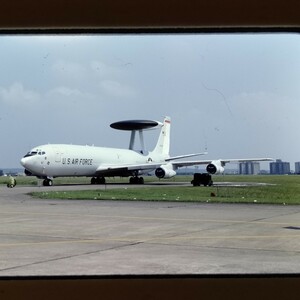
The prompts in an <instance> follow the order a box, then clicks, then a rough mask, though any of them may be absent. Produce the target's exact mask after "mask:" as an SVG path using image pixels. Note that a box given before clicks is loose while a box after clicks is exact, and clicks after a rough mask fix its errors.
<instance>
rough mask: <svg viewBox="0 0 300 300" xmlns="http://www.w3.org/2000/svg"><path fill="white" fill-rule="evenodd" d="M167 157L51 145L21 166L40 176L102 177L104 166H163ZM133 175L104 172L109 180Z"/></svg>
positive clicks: (29, 156)
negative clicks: (161, 164) (160, 164)
mask: <svg viewBox="0 0 300 300" xmlns="http://www.w3.org/2000/svg"><path fill="white" fill-rule="evenodd" d="M165 158H166V157H163V155H158V154H157V153H154V152H149V153H147V155H145V154H142V153H140V152H138V151H134V150H129V149H118V148H106V147H95V146H80V145H65V144H52V145H42V146H38V147H36V148H34V149H32V150H31V151H30V152H29V153H28V154H27V155H25V156H24V157H23V158H22V159H21V164H22V165H23V166H24V167H25V169H26V170H28V171H30V172H31V173H32V175H35V176H39V177H63V176H99V175H100V174H101V172H102V171H101V166H103V169H105V166H107V165H109V166H119V165H121V166H124V165H126V164H128V165H132V164H147V163H150V162H151V163H153V162H157V163H164V162H165ZM147 172H149V170H147ZM140 173H142V172H140ZM130 175H131V173H130V172H128V171H125V170H124V171H122V170H112V171H110V170H107V168H106V170H105V171H103V176H108V177H109V176H130Z"/></svg>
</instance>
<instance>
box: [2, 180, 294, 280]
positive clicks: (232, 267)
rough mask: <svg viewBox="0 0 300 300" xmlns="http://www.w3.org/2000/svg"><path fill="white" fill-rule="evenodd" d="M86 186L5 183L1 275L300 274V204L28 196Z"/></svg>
mask: <svg viewBox="0 0 300 300" xmlns="http://www.w3.org/2000/svg"><path fill="white" fill-rule="evenodd" d="M145 186H146V185H145ZM115 187H118V185H107V186H106V187H102V188H115ZM122 187H124V184H123V185H122ZM87 188H99V186H87V185H76V186H53V187H20V186H16V187H15V188H13V189H8V188H6V187H5V186H1V187H0V225H1V227H0V276H21V275H26V276H28V275H110V274H236V273H238V274H251V273H260V274H265V273H273V274H274V273H290V274H291V273H300V206H276V205H274V206H272V205H258V204H250V205H246V204H242V205H237V204H195V203H194V204H193V203H170V202H167V203H165V202H130V201H93V200H89V201H86V200H85V201H78V200H39V199H32V198H31V197H30V196H28V195H26V193H28V192H30V191H46V190H49V189H50V190H55V189H59V190H61V189H72V190H74V189H87Z"/></svg>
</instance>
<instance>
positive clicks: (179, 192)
mask: <svg viewBox="0 0 300 300" xmlns="http://www.w3.org/2000/svg"><path fill="white" fill-rule="evenodd" d="M16 179H17V185H37V184H38V181H37V179H35V178H34V177H17V178H16ZM191 179H192V176H176V177H175V178H172V179H170V180H164V182H190V181H191ZM7 180H8V179H7V178H5V177H1V178H0V184H6V182H7ZM213 180H214V182H257V183H267V184H270V185H263V186H242V187H231V186H223V187H222V186H219V187H218V186H212V187H203V186H201V187H193V186H192V185H190V186H175V185H174V186H171V185H170V186H163V187H162V186H159V185H158V186H152V187H146V186H143V187H141V188H130V187H127V186H126V187H124V188H117V189H106V188H105V186H103V185H99V189H97V190H89V188H88V186H87V187H86V190H84V191H65V192H56V191H53V192H35V193H32V196H33V197H38V198H43V199H82V200H85V199H94V200H131V201H180V202H219V203H268V204H280V205H291V204H300V176H297V175H289V176H287V175H282V176H274V175H266V176H263V175H257V176H252V175H249V176H245V175H243V176H238V175H234V176H230V175H225V176H214V177H213ZM89 182H90V179H89V178H55V179H54V185H69V184H89ZM127 182H128V179H127V178H111V179H108V180H107V183H127ZM145 182H157V178H156V177H152V176H149V177H145Z"/></svg>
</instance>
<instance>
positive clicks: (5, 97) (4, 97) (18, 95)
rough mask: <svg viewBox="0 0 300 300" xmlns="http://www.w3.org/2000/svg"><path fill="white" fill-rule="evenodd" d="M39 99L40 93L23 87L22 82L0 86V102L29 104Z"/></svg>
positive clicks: (18, 105)
mask: <svg viewBox="0 0 300 300" xmlns="http://www.w3.org/2000/svg"><path fill="white" fill-rule="evenodd" d="M39 101H40V94H39V93H37V92H35V91H32V90H28V89H25V88H24V86H23V84H22V83H13V84H12V85H11V86H9V87H7V88H5V87H0V102H3V103H5V104H8V105H11V106H16V107H20V106H30V105H34V104H36V103H38V102H39Z"/></svg>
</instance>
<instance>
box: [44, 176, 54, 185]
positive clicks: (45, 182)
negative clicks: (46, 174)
mask: <svg viewBox="0 0 300 300" xmlns="http://www.w3.org/2000/svg"><path fill="white" fill-rule="evenodd" d="M52 185H53V181H52V179H50V178H46V179H44V180H43V186H52Z"/></svg>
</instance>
